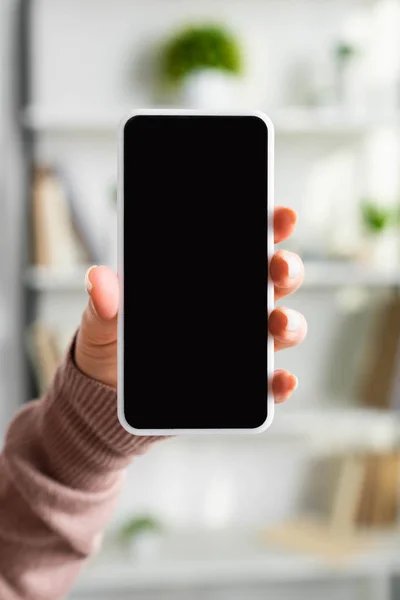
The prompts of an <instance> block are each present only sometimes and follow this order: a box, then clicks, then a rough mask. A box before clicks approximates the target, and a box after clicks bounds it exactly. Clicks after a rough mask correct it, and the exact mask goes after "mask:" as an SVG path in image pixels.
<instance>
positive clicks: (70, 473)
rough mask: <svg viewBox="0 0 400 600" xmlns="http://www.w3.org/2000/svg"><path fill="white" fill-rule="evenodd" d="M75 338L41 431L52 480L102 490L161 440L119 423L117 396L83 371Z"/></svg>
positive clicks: (56, 380)
mask: <svg viewBox="0 0 400 600" xmlns="http://www.w3.org/2000/svg"><path fill="white" fill-rule="evenodd" d="M74 346H75V340H74V341H73V342H72V344H71V348H70V350H69V352H68V353H67V355H66V357H65V359H64V362H63V363H62V364H61V366H60V367H59V369H58V370H57V373H56V375H55V377H54V380H53V382H52V384H51V386H50V389H49V390H48V392H47V394H46V396H45V398H44V411H43V421H42V432H43V436H45V439H43V443H44V445H45V446H46V450H47V452H46V453H47V454H48V456H51V469H52V471H53V476H55V477H56V478H57V479H58V480H59V481H60V482H62V483H65V484H67V485H69V486H70V487H75V488H82V489H93V490H95V489H98V488H99V487H100V488H101V487H102V486H103V484H105V483H106V481H105V479H107V480H108V477H112V476H113V475H115V472H116V471H120V470H121V469H122V468H124V467H125V466H127V465H128V464H129V462H130V461H131V460H132V458H133V457H134V456H135V455H137V454H142V453H143V452H145V451H146V449H147V448H148V447H149V445H150V444H151V443H153V442H154V441H157V440H159V439H161V438H160V437H141V436H134V435H131V434H130V433H128V432H127V431H125V429H124V428H123V427H122V426H121V424H120V423H119V421H118V416H117V393H116V390H115V389H113V388H111V387H108V386H106V385H104V384H102V383H100V382H98V381H95V380H94V379H91V378H90V377H87V376H86V375H85V374H84V373H82V372H81V371H79V369H78V368H77V367H76V365H75V362H74V358H73V355H74Z"/></svg>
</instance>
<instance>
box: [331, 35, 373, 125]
mask: <svg viewBox="0 0 400 600" xmlns="http://www.w3.org/2000/svg"><path fill="white" fill-rule="evenodd" d="M361 54H362V53H361V49H359V48H358V47H356V46H354V45H353V44H351V43H349V42H346V41H343V42H340V43H338V44H337V46H336V48H335V51H334V57H335V64H336V77H337V84H336V85H337V101H338V105H339V106H340V107H342V108H346V110H353V111H354V112H356V113H357V114H359V112H360V110H365V108H366V93H365V92H366V90H365V81H364V76H363V69H362V60H361Z"/></svg>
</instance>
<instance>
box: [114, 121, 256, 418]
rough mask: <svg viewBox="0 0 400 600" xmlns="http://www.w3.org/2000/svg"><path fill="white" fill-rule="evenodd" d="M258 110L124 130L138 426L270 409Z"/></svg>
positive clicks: (130, 366) (127, 368)
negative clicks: (248, 114)
mask: <svg viewBox="0 0 400 600" xmlns="http://www.w3.org/2000/svg"><path fill="white" fill-rule="evenodd" d="M267 140H268V131H267V126H266V124H265V122H264V121H263V120H262V119H260V118H258V117H257V116H223V117H222V116H186V115H185V116H164V115H163V116H158V115H151V116H145V115H143V116H142V115H138V116H134V117H132V118H131V119H130V120H128V122H127V123H126V125H125V129H124V153H123V167H124V209H123V210H124V215H123V217H124V403H125V405H124V409H125V418H126V420H127V422H128V423H129V425H131V426H132V427H135V428H137V429H171V428H173V429H199V428H202V429H214V428H221V429H224V428H235V429H241V428H255V427H258V426H260V425H262V424H263V423H264V421H265V419H266V417H267V387H268V386H267V311H268V307H267V272H268V260H267V163H268V156H267V148H268V143H267Z"/></svg>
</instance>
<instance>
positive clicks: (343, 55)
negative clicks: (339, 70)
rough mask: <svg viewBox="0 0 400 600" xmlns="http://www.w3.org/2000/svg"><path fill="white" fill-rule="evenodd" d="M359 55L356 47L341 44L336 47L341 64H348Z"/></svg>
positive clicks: (336, 53)
mask: <svg viewBox="0 0 400 600" xmlns="http://www.w3.org/2000/svg"><path fill="white" fill-rule="evenodd" d="M356 53H357V50H356V48H355V46H352V45H351V44H347V43H345V42H341V43H340V44H338V45H337V46H336V50H335V55H336V58H337V60H338V61H339V62H342V63H343V62H346V61H348V60H349V59H351V58H353V56H354V55H355V54H356Z"/></svg>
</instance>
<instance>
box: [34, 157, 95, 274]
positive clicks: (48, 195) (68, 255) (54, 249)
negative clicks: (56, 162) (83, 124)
mask: <svg viewBox="0 0 400 600" xmlns="http://www.w3.org/2000/svg"><path fill="white" fill-rule="evenodd" d="M32 205H33V206H32V219H33V223H32V225H33V243H34V248H33V263H34V265H36V266H41V267H48V268H52V269H55V270H57V269H59V270H62V269H67V268H72V267H76V266H80V265H86V264H93V263H95V264H96V263H99V262H101V261H100V260H99V259H100V256H99V248H98V243H97V240H96V238H95V236H94V233H93V232H92V231H91V229H90V222H89V218H88V216H87V213H86V212H85V209H84V205H83V204H82V203H80V202H79V199H78V198H77V197H76V195H75V194H74V193H73V190H72V186H71V184H70V183H69V181H68V178H67V177H66V175H65V174H64V173H63V172H62V171H61V170H60V169H56V168H54V167H50V166H44V165H41V166H37V167H36V168H35V170H34V176H33V183H32Z"/></svg>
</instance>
